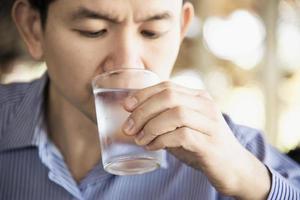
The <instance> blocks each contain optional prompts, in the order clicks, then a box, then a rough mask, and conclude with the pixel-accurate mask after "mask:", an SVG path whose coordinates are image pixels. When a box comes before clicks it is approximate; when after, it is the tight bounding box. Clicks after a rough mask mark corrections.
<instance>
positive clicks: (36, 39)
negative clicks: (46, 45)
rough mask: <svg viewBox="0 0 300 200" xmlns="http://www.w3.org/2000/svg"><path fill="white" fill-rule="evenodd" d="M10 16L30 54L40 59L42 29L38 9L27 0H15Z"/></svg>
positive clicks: (41, 53) (41, 52) (41, 54)
mask: <svg viewBox="0 0 300 200" xmlns="http://www.w3.org/2000/svg"><path fill="white" fill-rule="evenodd" d="M12 18H13V20H14V22H15V24H16V26H17V29H18V31H19V33H20V35H21V37H22V39H23V40H24V42H25V44H26V46H27V49H28V51H29V53H30V55H31V56H32V57H33V59H35V60H41V59H42V57H43V48H42V39H43V29H42V24H41V19H40V15H39V13H38V11H37V10H35V9H33V8H32V6H31V5H30V4H29V2H28V1H27V0H16V1H15V3H14V5H13V8H12Z"/></svg>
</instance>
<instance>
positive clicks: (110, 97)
mask: <svg viewBox="0 0 300 200" xmlns="http://www.w3.org/2000/svg"><path fill="white" fill-rule="evenodd" d="M159 82H160V80H159V78H158V76H157V75H156V74H155V73H153V72H151V71H148V70H145V69H134V68H122V69H118V70H115V71H110V72H106V73H103V74H100V75H98V76H97V77H95V78H94V79H93V82H92V86H93V91H94V96H95V105H96V114H97V123H98V131H99V137H100V144H101V153H102V163H103V166H104V169H105V170H106V171H107V172H109V173H112V174H116V175H134V174H143V173H146V172H150V171H153V170H155V169H157V168H159V167H160V166H161V164H162V161H163V153H164V152H163V151H147V150H145V149H144V148H143V147H141V146H138V145H136V144H135V142H134V136H127V135H126V134H125V133H124V132H123V131H122V126H123V124H124V122H125V120H126V119H127V117H128V116H129V115H130V113H129V112H127V111H126V110H125V109H124V107H123V103H124V100H125V98H126V97H128V96H130V95H132V94H133V93H134V92H136V91H137V90H139V89H142V88H146V87H150V86H153V85H156V84H158V83H159Z"/></svg>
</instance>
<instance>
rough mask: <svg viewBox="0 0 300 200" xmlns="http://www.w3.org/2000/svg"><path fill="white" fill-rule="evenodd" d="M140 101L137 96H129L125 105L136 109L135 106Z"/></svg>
mask: <svg viewBox="0 0 300 200" xmlns="http://www.w3.org/2000/svg"><path fill="white" fill-rule="evenodd" d="M137 103H138V101H137V99H136V98H135V97H128V98H127V99H126V100H125V105H126V107H127V108H129V109H134V108H135V106H136V105H137Z"/></svg>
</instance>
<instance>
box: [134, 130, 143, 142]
mask: <svg viewBox="0 0 300 200" xmlns="http://www.w3.org/2000/svg"><path fill="white" fill-rule="evenodd" d="M144 135H145V133H144V131H141V132H140V133H139V134H138V135H137V136H136V141H137V142H138V143H140V142H141V140H142V139H143V137H144Z"/></svg>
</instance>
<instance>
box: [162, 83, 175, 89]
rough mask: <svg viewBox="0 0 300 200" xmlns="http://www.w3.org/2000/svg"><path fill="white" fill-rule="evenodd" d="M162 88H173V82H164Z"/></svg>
mask: <svg viewBox="0 0 300 200" xmlns="http://www.w3.org/2000/svg"><path fill="white" fill-rule="evenodd" d="M162 86H163V88H164V89H166V88H172V87H173V84H172V82H170V81H164V82H163V83H162Z"/></svg>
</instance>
